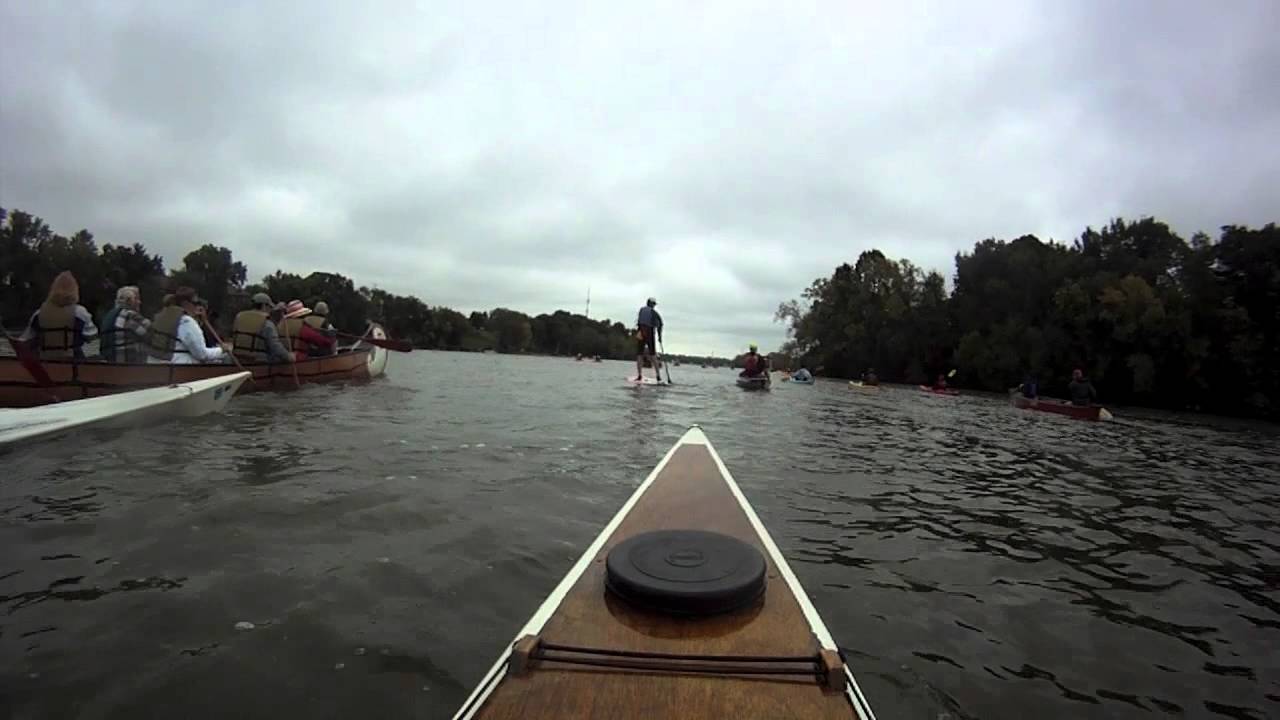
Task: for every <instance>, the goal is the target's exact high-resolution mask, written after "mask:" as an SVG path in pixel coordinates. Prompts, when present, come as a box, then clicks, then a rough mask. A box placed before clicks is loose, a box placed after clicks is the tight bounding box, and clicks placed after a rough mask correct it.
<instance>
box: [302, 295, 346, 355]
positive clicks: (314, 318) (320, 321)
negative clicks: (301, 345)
mask: <svg viewBox="0 0 1280 720" xmlns="http://www.w3.org/2000/svg"><path fill="white" fill-rule="evenodd" d="M302 322H303V324H305V325H306V326H307V327H309V328H311V329H312V330H315V331H316V332H318V333H322V334H324V335H325V336H327V337H330V338H333V339H334V342H333V343H332V344H331V345H329V346H328V347H327V348H326V347H323V346H319V345H314V346H312V347H311V349H310V351H309V354H310V355H311V357H324V356H326V355H337V354H338V343H337V337H338V330H337V328H335V327H334V326H333V324H332V323H330V322H329V303H327V302H325V301H323V300H321V301H320V302H318V303H316V306H315V308H313V309H312V310H311V314H310V315H307V316H305V317H303V318H302Z"/></svg>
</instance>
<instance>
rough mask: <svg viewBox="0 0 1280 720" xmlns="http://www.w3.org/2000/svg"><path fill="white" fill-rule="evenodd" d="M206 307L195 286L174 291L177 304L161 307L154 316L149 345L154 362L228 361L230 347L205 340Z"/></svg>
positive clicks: (180, 363) (174, 302) (172, 363)
mask: <svg viewBox="0 0 1280 720" xmlns="http://www.w3.org/2000/svg"><path fill="white" fill-rule="evenodd" d="M204 321H205V310H204V307H203V306H201V304H200V298H199V297H198V296H197V295H196V291H195V290H194V289H193V288H189V287H186V286H183V287H180V288H178V289H177V290H175V291H174V292H173V304H172V305H169V306H167V307H164V308H161V310H160V312H158V313H156V316H155V317H154V318H152V319H151V327H150V329H149V330H148V331H147V340H146V344H145V346H144V347H145V348H146V351H147V356H148V357H147V362H149V363H152V364H170V365H197V364H200V363H222V362H226V361H227V355H228V350H229V347H207V346H206V345H205V344H204V330H203V329H202V328H201V327H200V326H201V323H202V322H204Z"/></svg>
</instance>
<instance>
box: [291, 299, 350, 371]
mask: <svg viewBox="0 0 1280 720" xmlns="http://www.w3.org/2000/svg"><path fill="white" fill-rule="evenodd" d="M310 314H311V308H309V307H307V306H306V305H303V304H302V301H301V300H290V301H289V304H288V305H286V306H285V308H284V319H283V320H281V321H280V322H278V323H276V329H277V330H279V331H280V335H281V336H282V337H283V338H284V340H285V342H286V343H288V346H289V348H290V349H291V350H293V355H294V359H295V360H306V359H307V358H308V357H310V356H311V354H312V353H313V352H315V353H323V354H325V355H331V354H333V347H334V345H336V344H337V339H336V338H335V337H334V336H332V335H327V334H325V333H322V332H320V331H319V330H316V329H315V328H313V327H311V326H309V325H307V323H306V321H305V318H306V317H307V316H308V315H310Z"/></svg>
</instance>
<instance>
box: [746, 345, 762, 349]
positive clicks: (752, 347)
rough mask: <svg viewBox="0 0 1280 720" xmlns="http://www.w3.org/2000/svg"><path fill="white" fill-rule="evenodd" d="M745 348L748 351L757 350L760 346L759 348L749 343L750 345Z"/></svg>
mask: <svg viewBox="0 0 1280 720" xmlns="http://www.w3.org/2000/svg"><path fill="white" fill-rule="evenodd" d="M747 347H748V348H749V349H751V350H759V349H760V346H759V345H756V344H755V343H751V344H750V345H748V346H747Z"/></svg>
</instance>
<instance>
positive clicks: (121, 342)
mask: <svg viewBox="0 0 1280 720" xmlns="http://www.w3.org/2000/svg"><path fill="white" fill-rule="evenodd" d="M141 308H142V295H141V293H139V292H138V288H137V287H136V286H134V285H126V286H125V287H122V288H120V289H119V290H117V291H116V306H115V307H113V308H111V310H109V311H107V314H106V316H105V317H104V318H103V319H102V332H101V334H100V335H99V338H100V339H99V340H98V354H99V355H101V356H102V359H103V360H106V361H107V362H122V363H144V362H146V361H147V351H146V350H144V349H143V341H145V340H146V338H147V330H148V329H150V328H151V321H150V320H148V319H146V318H145V317H143V316H142V313H140V312H138V311H139V310H140V309H141Z"/></svg>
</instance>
